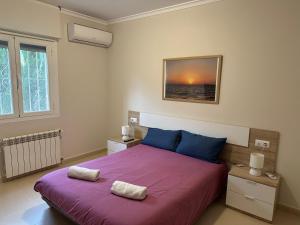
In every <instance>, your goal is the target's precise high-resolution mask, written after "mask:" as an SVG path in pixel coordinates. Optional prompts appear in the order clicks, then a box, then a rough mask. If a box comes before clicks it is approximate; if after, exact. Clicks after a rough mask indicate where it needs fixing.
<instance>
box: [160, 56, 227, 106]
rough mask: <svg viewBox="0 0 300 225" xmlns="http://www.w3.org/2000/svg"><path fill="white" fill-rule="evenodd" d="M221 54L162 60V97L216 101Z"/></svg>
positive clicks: (179, 99)
mask: <svg viewBox="0 0 300 225" xmlns="http://www.w3.org/2000/svg"><path fill="white" fill-rule="evenodd" d="M221 59H222V57H221V56H204V57H192V58H179V59H166V60H164V93H163V94H164V96H163V97H164V99H165V100H178V101H191V102H207V103H217V101H218V85H219V80H220V72H221V71H220V69H221Z"/></svg>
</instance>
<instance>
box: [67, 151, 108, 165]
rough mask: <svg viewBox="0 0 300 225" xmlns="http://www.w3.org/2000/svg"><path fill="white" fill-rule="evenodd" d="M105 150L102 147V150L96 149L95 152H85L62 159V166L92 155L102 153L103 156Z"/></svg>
mask: <svg viewBox="0 0 300 225" xmlns="http://www.w3.org/2000/svg"><path fill="white" fill-rule="evenodd" d="M106 151H107V149H106V147H102V148H98V149H96V150H92V151H89V152H85V153H83V154H79V155H75V156H71V157H67V158H63V159H62V164H67V163H70V162H73V161H76V160H79V159H81V158H84V157H89V156H93V155H98V154H99V153H103V155H104V154H105V153H106Z"/></svg>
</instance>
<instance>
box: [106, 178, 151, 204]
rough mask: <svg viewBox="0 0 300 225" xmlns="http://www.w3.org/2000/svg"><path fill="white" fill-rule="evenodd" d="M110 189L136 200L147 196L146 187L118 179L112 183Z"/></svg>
mask: <svg viewBox="0 0 300 225" xmlns="http://www.w3.org/2000/svg"><path fill="white" fill-rule="evenodd" d="M110 190H111V192H112V193H114V194H116V195H119V196H122V197H126V198H131V199H137V200H143V199H144V198H146V196H147V187H143V186H138V185H134V184H129V183H126V182H123V181H118V180H117V181H115V182H114V183H113V184H112V186H111V189H110Z"/></svg>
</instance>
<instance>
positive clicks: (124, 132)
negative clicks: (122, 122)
mask: <svg viewBox="0 0 300 225" xmlns="http://www.w3.org/2000/svg"><path fill="white" fill-rule="evenodd" d="M122 135H123V136H129V135H130V127H129V126H128V125H126V126H122Z"/></svg>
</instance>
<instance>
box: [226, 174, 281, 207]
mask: <svg viewBox="0 0 300 225" xmlns="http://www.w3.org/2000/svg"><path fill="white" fill-rule="evenodd" d="M227 189H228V190H229V191H232V192H235V193H238V194H240V195H242V196H245V195H246V196H250V197H253V198H255V199H258V200H260V201H263V202H266V203H269V204H272V205H273V204H274V202H275V197H276V188H274V187H270V186H267V185H263V184H260V183H256V182H254V181H250V180H246V179H243V178H240V177H235V176H231V175H229V176H228V184H227Z"/></svg>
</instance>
